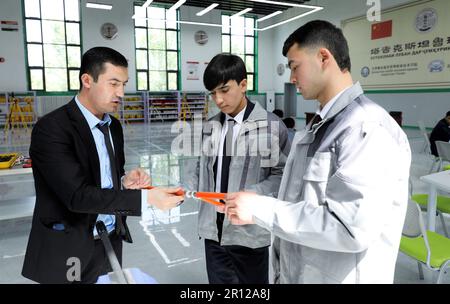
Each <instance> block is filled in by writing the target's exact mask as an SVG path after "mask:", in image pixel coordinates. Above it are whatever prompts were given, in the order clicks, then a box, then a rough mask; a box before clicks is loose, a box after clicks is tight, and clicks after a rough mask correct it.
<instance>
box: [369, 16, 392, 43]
mask: <svg viewBox="0 0 450 304" xmlns="http://www.w3.org/2000/svg"><path fill="white" fill-rule="evenodd" d="M391 36H392V20H388V21H383V22H379V23H375V24H372V37H371V39H372V40H375V39H380V38H386V37H391Z"/></svg>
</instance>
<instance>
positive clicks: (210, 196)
mask: <svg viewBox="0 0 450 304" xmlns="http://www.w3.org/2000/svg"><path fill="white" fill-rule="evenodd" d="M153 188H155V187H153V186H149V187H145V188H144V189H148V190H151V189H153ZM175 195H178V196H185V197H186V198H193V199H197V200H202V201H204V202H206V203H209V204H212V205H216V206H223V204H224V203H222V202H221V201H219V200H224V199H225V196H226V193H216V192H197V191H184V190H180V191H178V192H176V193H175Z"/></svg>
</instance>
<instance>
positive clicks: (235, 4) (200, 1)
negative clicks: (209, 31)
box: [141, 0, 310, 15]
mask: <svg viewBox="0 0 450 304" xmlns="http://www.w3.org/2000/svg"><path fill="white" fill-rule="evenodd" d="M309 1H310V0H285V1H283V2H287V3H293V4H303V3H304V4H308V2H309ZM141 2H142V3H144V2H145V1H141ZM176 2H177V0H157V1H155V3H164V4H175V3H176ZM212 3H219V4H220V5H219V6H218V7H216V9H220V10H224V11H230V12H239V11H241V10H243V9H245V8H248V7H250V8H252V9H253V10H252V11H250V12H249V13H250V14H258V15H268V14H271V13H273V12H275V11H284V10H286V9H289V8H290V6H285V5H273V4H267V3H260V2H253V1H248V0H226V1H213V0H187V1H186V2H185V3H184V4H183V5H187V6H194V7H198V8H206V7H208V6H209V5H210V4H212Z"/></svg>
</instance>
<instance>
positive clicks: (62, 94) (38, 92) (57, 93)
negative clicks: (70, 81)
mask: <svg viewBox="0 0 450 304" xmlns="http://www.w3.org/2000/svg"><path fill="white" fill-rule="evenodd" d="M77 93H78V91H72V92H44V91H36V96H75V95H76V94H77Z"/></svg>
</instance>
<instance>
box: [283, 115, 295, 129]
mask: <svg viewBox="0 0 450 304" xmlns="http://www.w3.org/2000/svg"><path fill="white" fill-rule="evenodd" d="M283 123H284V125H285V126H286V128H288V129H294V128H295V120H294V118H292V117H286V118H285V119H283Z"/></svg>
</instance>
